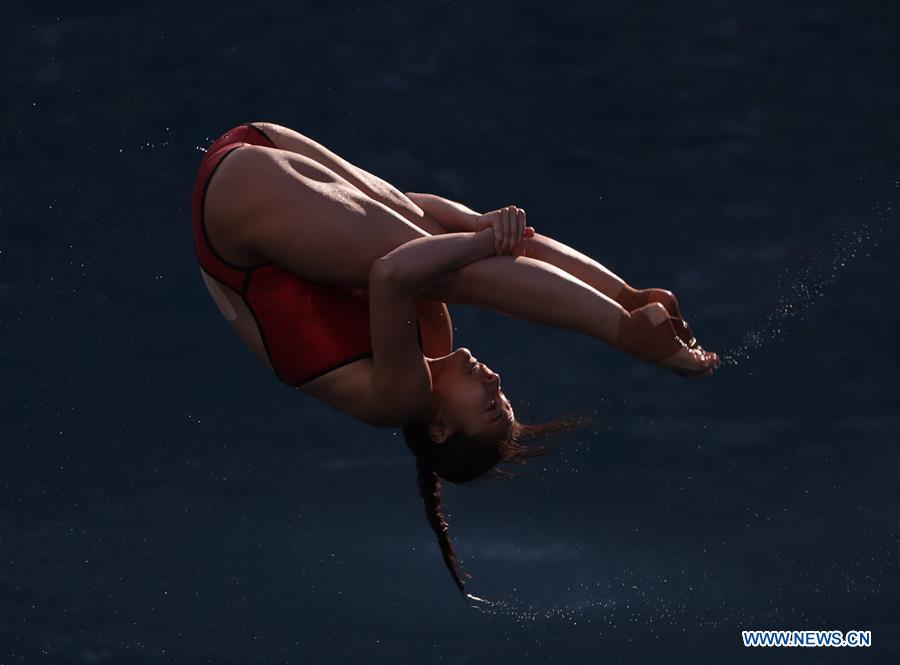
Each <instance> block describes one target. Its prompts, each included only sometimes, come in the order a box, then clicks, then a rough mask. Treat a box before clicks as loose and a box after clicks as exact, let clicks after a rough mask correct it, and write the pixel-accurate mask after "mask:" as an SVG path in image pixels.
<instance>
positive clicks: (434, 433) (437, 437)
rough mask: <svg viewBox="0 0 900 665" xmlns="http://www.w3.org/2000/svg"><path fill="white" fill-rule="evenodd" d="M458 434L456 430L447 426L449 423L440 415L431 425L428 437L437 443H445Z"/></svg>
mask: <svg viewBox="0 0 900 665" xmlns="http://www.w3.org/2000/svg"><path fill="white" fill-rule="evenodd" d="M455 432H456V430H455V429H453V428H452V427H450V425H448V424H447V421H446V420H445V419H444V417H443V416H442V415H441V414H438V415H437V416H436V417H435V419H434V420H433V421H431V424H430V425H429V426H428V435H429V436H430V437H431V440H432V441H434V442H435V443H444V441H446V440H447V439H449V438H450V437H451V436H453V434H454V433H455Z"/></svg>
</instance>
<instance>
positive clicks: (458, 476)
mask: <svg viewBox="0 0 900 665" xmlns="http://www.w3.org/2000/svg"><path fill="white" fill-rule="evenodd" d="M590 424H591V421H590V419H589V418H587V417H585V416H567V417H562V418H557V419H556V420H552V421H549V422H544V423H532V424H528V423H521V422H519V421H518V420H513V421H512V422H511V423H510V424H509V426H508V427H507V428H506V430H504V431H501V432H500V433H498V434H493V435H487V434H478V435H475V436H467V435H465V434H463V433H462V432H456V433H455V434H453V435H452V436H450V437H448V438H447V440H446V441H444V442H443V443H441V444H439V445H438V444H435V443H434V441H432V439H431V436H430V435H429V433H428V423H427V422H426V421H417V422H412V423H408V424H406V425H405V426H404V427H403V438H404V439H405V440H406V445H407V446H408V447H409V449H410V451H412V454H413V455H415V457H416V471H417V473H418V480H419V493H420V494H421V495H422V499H423V501H424V502H425V515H426V517H427V518H428V523H429V524H430V525H431V528H432V529H433V530H434V533H435V535H436V536H437V539H438V545H440V548H441V554H442V555H443V557H444V563H446V564H447V568H448V570H449V571H450V574H451V575H452V576H453V581H454V582H456V586H457V587H458V588H459V590H460V592H461V593H462V595H463V597H466V596H467V593H466V587H465V584H463V581H462V579H461V576H460V572H459V559H458V558H457V556H456V552H455V551H454V550H453V545H452V544H451V542H450V536H449V534H448V525H447V520H445V519H444V513H443V510H442V509H441V482H440V481H441V479H443V480H446V481H447V482H449V483H453V484H454V485H456V484H460V483H467V482H469V481H471V480H475V479H476V478H478V477H480V476H483V475H485V474H486V473H488V472H489V471H491V470H493V472H492V474H491V475H492V476H493V477H504V478H515V477H519V476H520V475H521V474H517V473H511V472H509V471H506V470H504V469H500V468H494V467H495V466H496V465H497V464H499V463H501V462H514V463H517V464H524V463H525V462H527V461H528V460H529V459H531V458H533V457H537V456H539V455H544V454H546V453H547V452H549V451H551V450H555V449H556V448H558V447H560V446H561V445H563V443H564V442H561V443H556V444H554V445H548V444H544V445H535V444H530V445H523V443H522V442H524V441H528V440H533V439H537V438H542V437H547V436H549V435H552V434H556V433H562V432H570V431H572V430H576V429H582V428H584V427H586V426H588V425H590ZM463 575H465V577H467V578H469V579H471V578H472V576H471V575H469V574H468V573H463Z"/></svg>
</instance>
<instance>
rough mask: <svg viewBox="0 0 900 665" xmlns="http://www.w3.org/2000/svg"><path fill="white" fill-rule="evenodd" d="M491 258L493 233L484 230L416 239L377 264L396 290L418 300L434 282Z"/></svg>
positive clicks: (404, 244)
mask: <svg viewBox="0 0 900 665" xmlns="http://www.w3.org/2000/svg"><path fill="white" fill-rule="evenodd" d="M494 255H495V248H494V232H493V229H492V228H490V227H487V228H485V229H482V230H481V231H477V232H472V231H467V232H459V233H444V234H442V235H438V236H424V237H422V238H416V239H414V240H410V241H409V242H405V243H403V244H402V245H400V246H399V247H397V248H395V249H393V250H391V251H390V252H388V253H387V254H385V255H384V256H382V257H381V258H380V259H378V261H380V262H381V263H382V264H384V265H383V266H382V268H383V269H389V271H390V273H391V276H392V281H393V283H394V284H395V285H396V287H397V288H400V289H402V290H404V291H405V292H407V293H409V294H411V295H414V296H420V295H423V291H424V290H425V288H426V287H427V286H428V284H430V283H431V282H432V281H434V280H435V279H438V278H440V277H443V276H446V275H447V274H450V273H453V272H455V271H457V270H459V269H460V268H462V267H463V266H466V265H468V264H471V263H472V262H474V261H478V260H479V259H483V258H487V257H489V256H494ZM426 297H427V296H426Z"/></svg>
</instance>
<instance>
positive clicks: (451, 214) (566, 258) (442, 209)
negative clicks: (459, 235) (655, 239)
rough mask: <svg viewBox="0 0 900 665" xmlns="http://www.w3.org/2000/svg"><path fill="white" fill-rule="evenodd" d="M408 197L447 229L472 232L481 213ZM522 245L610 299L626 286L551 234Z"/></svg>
mask: <svg viewBox="0 0 900 665" xmlns="http://www.w3.org/2000/svg"><path fill="white" fill-rule="evenodd" d="M406 196H407V197H409V199H410V200H411V201H413V202H414V203H415V204H416V205H418V206H419V207H420V208H421V209H422V210H423V211H424V212H425V213H426V214H427V215H429V216H430V217H431V218H433V219H434V220H435V221H437V223H438V224H440V225H441V226H443V227H444V228H446V229H447V230H448V231H471V230H473V229H474V228H475V220H476V219H478V217H480V216H481V213H478V212H476V211H474V210H472V209H471V208H468V207H467V206H465V205H463V204H462V203H459V202H457V201H451V200H449V199H445V198H443V197H441V196H437V195H435V194H420V193H417V192H407V193H406ZM522 247H523V249H522V256H528V257H531V258H533V259H537V260H539V261H544V262H545V263H550V264H553V265H555V266H556V267H557V268H562V269H563V270H565V271H566V272H567V273H569V274H570V275H572V276H573V277H577V278H578V279H580V280H581V281H582V282H584V283H585V284H589V285H590V286H592V287H594V288H595V289H597V290H598V291H600V293H603V294H605V295H607V296H609V297H610V298H616V296H618V295H619V292H620V291H622V289H623V288H625V287H626V286H627V284H626V282H625V280H623V279H622V278H621V277H619V276H618V275H616V274H615V273H613V272H612V271H610V270H609V269H607V268H606V267H605V266H603V265H601V264H600V263H598V262H597V261H595V260H594V259H592V258H591V257H589V256H587V255H585V254H582V253H581V252H579V251H578V250H576V249H573V248H572V247H570V246H568V245H565V244H563V243H561V242H559V241H558V240H554V239H553V238H551V237H549V236H546V235H542V234H540V233H535V234H534V237H531V238H528V237H526V238H525V239H524V244H523V246H522ZM628 288H630V287H628Z"/></svg>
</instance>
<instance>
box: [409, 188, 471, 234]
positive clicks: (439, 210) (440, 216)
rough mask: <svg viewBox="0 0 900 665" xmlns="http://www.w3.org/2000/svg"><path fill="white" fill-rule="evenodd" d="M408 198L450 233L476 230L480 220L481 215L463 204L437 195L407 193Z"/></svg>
mask: <svg viewBox="0 0 900 665" xmlns="http://www.w3.org/2000/svg"><path fill="white" fill-rule="evenodd" d="M406 196H407V197H408V198H409V200H410V201H412V202H413V203H415V204H416V205H417V206H419V207H420V208H421V209H422V211H423V212H424V213H425V214H426V215H428V216H430V217H431V218H433V219H434V220H436V221H437V223H438V224H440V225H441V226H443V227H444V228H445V229H447V230H448V231H474V230H475V220H476V219H478V217H479V216H480V214H479V213H477V212H475V211H474V210H472V209H471V208H468V207H466V206H465V205H463V204H462V203H459V202H457V201H451V200H450V199H445V198H444V197H442V196H437V195H435V194H420V193H418V192H406Z"/></svg>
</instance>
